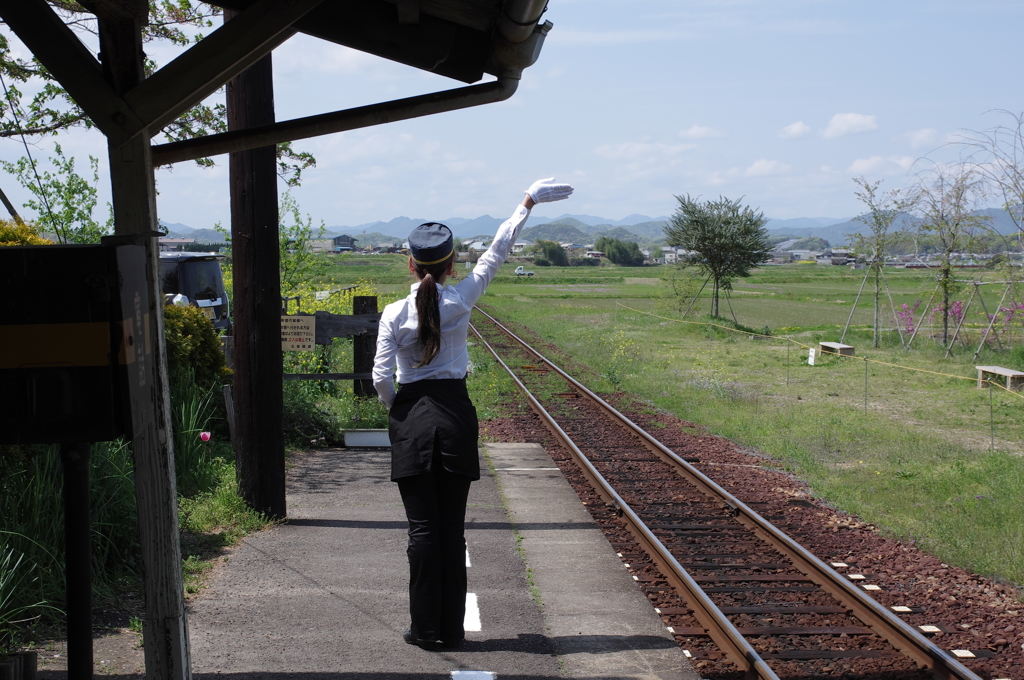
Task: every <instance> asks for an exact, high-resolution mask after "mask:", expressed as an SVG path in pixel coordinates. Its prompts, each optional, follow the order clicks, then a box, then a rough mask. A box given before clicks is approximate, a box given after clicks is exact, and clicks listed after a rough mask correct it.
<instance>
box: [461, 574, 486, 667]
mask: <svg viewBox="0 0 1024 680" xmlns="http://www.w3.org/2000/svg"><path fill="white" fill-rule="evenodd" d="M462 627H463V628H465V629H466V630H467V631H476V632H479V631H481V630H483V628H481V626H480V607H478V606H477V603H476V593H466V618H464V619H463V621H462ZM481 672H483V671H481Z"/></svg>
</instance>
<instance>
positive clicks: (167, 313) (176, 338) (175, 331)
mask: <svg viewBox="0 0 1024 680" xmlns="http://www.w3.org/2000/svg"><path fill="white" fill-rule="evenodd" d="M164 337H165V338H166V340H167V364H168V368H169V369H170V372H171V375H172V376H173V375H176V374H180V373H181V372H182V371H184V370H185V369H186V368H191V369H192V370H193V371H194V372H195V381H196V383H197V384H199V386H200V387H204V388H209V387H212V386H214V385H222V384H224V383H225V382H227V381H228V380H229V379H230V377H231V369H229V368H228V367H227V366H225V365H224V352H223V351H222V350H221V348H220V339H219V338H218V337H217V331H216V330H214V328H213V322H211V321H210V320H209V319H207V318H206V316H205V315H204V314H203V310H201V309H200V308H198V307H179V306H178V305H166V306H165V307H164Z"/></svg>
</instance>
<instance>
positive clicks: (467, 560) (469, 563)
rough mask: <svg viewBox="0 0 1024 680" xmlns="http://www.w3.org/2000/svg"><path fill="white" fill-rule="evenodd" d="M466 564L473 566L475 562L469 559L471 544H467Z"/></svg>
mask: <svg viewBox="0 0 1024 680" xmlns="http://www.w3.org/2000/svg"><path fill="white" fill-rule="evenodd" d="M466 566H467V567H472V566H473V563H472V562H470V561H469V546H468V545H467V546H466Z"/></svg>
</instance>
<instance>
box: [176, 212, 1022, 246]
mask: <svg viewBox="0 0 1024 680" xmlns="http://www.w3.org/2000/svg"><path fill="white" fill-rule="evenodd" d="M977 213H978V214H981V215H986V216H987V217H989V219H990V220H991V222H990V224H991V225H992V227H994V228H995V230H996V231H997V232H999V233H1000V234H1003V235H1006V234H1012V233H1015V232H1016V227H1015V226H1014V223H1013V220H1012V219H1011V218H1010V216H1009V214H1007V213H1006V211H1004V210H1002V209H999V208H987V209H985V210H979V211H977ZM668 220H669V218H668V217H666V216H661V217H648V216H647V215H628V216H626V217H623V218H622V219H621V220H610V219H607V218H604V217H595V216H593V215H569V214H565V215H561V216H560V217H556V218H554V219H550V218H544V217H536V216H531V218H530V220H529V221H528V222H527V227H526V228H525V229H523V233H522V236H521V238H523V239H524V240H528V241H533V240H536V239H545V240H551V241H558V242H560V243H564V242H572V243H578V244H580V245H585V244H587V243H593V242H594V241H595V240H597V239H598V238H600V237H601V236H609V237H611V238H617V239H619V240H621V241H636V242H637V243H639V244H640V245H642V246H645V247H653V246H657V245H663V244H664V242H665V231H664V228H665V226H666V225H667V224H668ZM427 221H428V220H425V219H422V218H410V217H396V218H394V219H392V220H389V221H387V222H384V221H377V222H368V223H366V224H360V225H357V226H355V227H344V226H334V227H327V229H326V230H325V231H324V238H333V237H334V236H340V235H341V234H347V235H349V236H353V237H355V239H356V242H357V243H358V244H360V245H361V246H363V245H378V244H380V243H401V242H403V241H404V240H405V239H406V238H407V236H408V234H409V232H411V231H412V230H413V229H414V228H416V227H417V226H418V225H420V224H423V223H424V222H427ZM441 221H442V223H444V224H446V225H448V227H450V228H451V230H452V233H453V234H454V235H455V237H456V238H461V239H462V240H464V241H465V240H472V239H477V238H480V239H490V238H491V237H492V236H493V235H494V232H495V231H497V229H498V227H499V226H500V225H501V223H502V222H504V221H505V218H498V217H491V216H490V215H481V216H480V217H476V218H473V219H467V218H464V217H449V218H448V219H445V220H441ZM534 222H536V224H531V223H534ZM160 224H161V226H163V227H164V228H165V229H166V230H167V231H168V235H170V236H174V237H178V238H194V239H195V240H196V241H197V242H198V243H223V242H224V236H223V235H222V234H221V233H220V232H219V231H216V230H215V229H195V228H193V227H190V226H188V225H186V224H180V223H167V222H161V223H160ZM766 226H767V228H768V231H769V232H771V233H772V236H791V237H793V238H798V239H800V238H807V237H809V236H816V237H818V238H822V239H825V240H826V241H828V242H829V243H830V244H832V245H833V246H837V245H844V244H847V243H848V241H849V239H848V235H849V234H854V233H857V232H864V231H865V230H867V229H868V227H867V225H866V224H865V223H864V222H861V221H860V220H858V219H856V218H842V217H840V218H834V217H795V218H791V219H769V220H768V223H767V225H766Z"/></svg>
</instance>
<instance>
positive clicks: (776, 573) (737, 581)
mask: <svg viewBox="0 0 1024 680" xmlns="http://www.w3.org/2000/svg"><path fill="white" fill-rule="evenodd" d="M477 314H478V316H476V320H478V325H479V327H478V326H477V325H474V326H471V328H472V330H473V332H474V333H475V334H476V335H477V337H478V338H479V339H480V341H481V342H482V343H483V345H484V347H485V348H486V349H487V350H488V351H490V352H491V354H492V355H493V356H494V357H495V359H496V360H497V361H498V363H499V364H500V365H501V366H502V367H503V368H504V369H505V370H507V371H508V372H509V374H510V375H511V376H512V378H513V379H514V381H515V382H516V384H517V386H518V387H519V389H520V390H521V391H522V392H523V394H524V395H525V397H526V399H527V401H528V402H529V404H530V406H531V408H532V409H533V410H534V411H535V412H536V413H537V415H538V416H539V417H540V418H541V420H542V421H543V422H544V423H545V425H546V426H547V427H548V429H549V430H551V432H552V433H553V434H554V435H555V437H556V438H557V439H558V440H559V441H560V443H561V444H562V445H563V446H564V447H565V448H566V449H567V450H568V451H569V452H571V456H572V459H573V460H574V462H575V464H576V466H578V469H579V470H580V472H581V473H582V476H583V477H584V478H585V479H586V481H587V482H588V483H589V485H590V487H591V488H592V489H593V491H592V492H590V493H584V494H581V497H584V498H585V500H584V502H586V503H588V505H589V507H590V510H591V513H592V514H593V515H594V516H595V519H597V520H598V522H599V523H601V524H603V525H604V527H605V530H606V531H605V533H606V534H609V533H611V536H610V540H612V543H613V546H614V547H615V548H616V550H618V551H619V556H620V557H621V558H622V559H623V561H624V562H625V563H626V566H627V567H628V568H630V571H631V572H632V573H633V578H634V579H635V580H637V581H638V583H639V585H640V586H641V587H642V588H643V589H644V590H645V592H646V593H647V595H648V598H649V599H650V600H652V602H653V603H655V605H656V606H657V610H658V612H659V613H660V614H661V615H662V618H663V620H665V621H666V622H667V623H669V624H670V625H669V626H668V627H669V630H670V631H671V632H673V634H674V635H675V636H676V638H677V640H679V641H680V642H681V644H682V645H683V647H684V650H685V652H686V654H687V656H689V657H691V658H693V659H704V660H708V661H710V662H712V664H713V667H712V668H706V669H704V670H702V674H703V675H705V676H707V675H715V677H717V678H730V677H744V678H751V679H753V678H761V679H763V680H776V679H778V678H780V677H784V678H803V677H839V676H846V677H850V676H852V675H855V676H861V677H879V678H881V677H899V678H914V677H930V676H931V677H936V678H943V679H945V678H960V679H962V680H980V678H979V676H978V675H977V674H975V673H973V672H972V671H971V670H970V669H969V668H967V667H966V666H965V665H964V664H963V663H961V662H960V661H959V660H958V659H957V658H956V657H955V656H954V655H953V654H952V653H951V652H948V651H946V650H944V649H942V648H941V647H939V646H938V645H936V644H935V643H934V642H933V641H932V640H930V639H929V638H928V637H926V636H925V634H924V631H921V630H918V629H915V628H914V627H912V626H911V625H909V624H908V623H906V622H904V621H903V620H901V618H900V616H902V615H906V614H911V613H914V612H915V611H920V609H919V608H915V607H900V606H893V607H885V606H883V605H881V604H880V603H878V602H877V601H875V600H874V599H873V598H872V597H870V592H871V591H872V590H877V589H881V588H882V586H879V585H877V584H875V583H872V582H871V581H872V580H873V579H872V577H871V576H872V575H870V574H859V573H855V571H856V569H855V565H851V564H847V563H842V562H834V563H830V564H829V563H826V562H824V561H822V560H821V559H819V558H818V557H816V556H815V555H813V554H812V553H811V552H810V551H808V550H806V549H805V548H803V547H802V546H801V545H800V543H799V542H798V540H797V539H799V538H800V534H801V532H802V531H806V530H807V529H806V528H805V527H804V526H803V525H801V524H800V523H799V521H798V517H797V518H796V520H795V519H794V516H793V515H794V514H796V515H797V516H798V513H793V512H791V511H792V510H794V509H796V508H798V507H799V500H797V503H796V504H795V506H796V508H794V507H792V506H790V505H789V504H787V503H786V502H785V501H779V500H778V499H775V500H761V501H752V500H749V499H750V498H754V497H758V496H757V495H756V493H755V494H753V495H752V494H751V493H745V494H744V497H746V498H748V502H746V503H744V502H742V501H741V500H739V498H737V496H736V495H735V494H734V493H730V492H729V491H727V490H726V489H725V488H724V487H723V486H722V485H720V484H719V483H716V481H713V480H712V479H711V478H710V477H709V476H708V475H707V474H705V473H704V472H702V471H701V470H700V469H699V468H700V467H701V466H702V461H700V460H699V459H695V458H691V459H684V458H683V457H681V456H679V455H677V454H676V453H675V452H673V451H672V450H671V449H669V448H668V447H666V446H664V445H663V444H661V443H660V442H659V441H658V440H657V439H656V438H655V437H653V436H652V435H651V434H649V433H648V432H646V431H644V430H643V429H641V428H640V427H638V426H637V425H635V424H634V423H633V422H632V421H631V420H630V419H629V418H627V417H626V416H625V415H623V414H622V413H620V412H619V411H617V410H616V409H614V408H613V407H612V406H611V405H609V404H608V403H606V402H605V401H604V400H602V399H601V398H600V397H599V396H598V395H596V394H594V393H593V392H591V391H590V390H588V389H587V388H586V387H585V386H584V385H582V384H581V383H579V382H578V381H576V380H575V379H573V378H572V377H571V376H570V375H568V374H567V373H565V372H564V371H562V370H561V369H560V368H558V366H556V365H555V364H554V363H552V362H551V361H550V360H548V359H547V358H545V357H544V356H543V355H541V354H540V353H539V352H538V351H537V350H535V349H534V348H532V347H530V346H529V345H528V344H527V343H526V342H525V341H524V340H522V339H521V338H519V337H517V336H516V335H515V334H514V333H512V331H510V330H509V329H508V328H507V327H505V326H504V325H502V324H501V323H500V322H498V321H497V320H496V319H494V318H493V317H491V316H489V315H487V314H486V313H484V312H483V311H482V310H479V308H478V310H477ZM721 470H722V468H721V467H720V465H719V466H718V467H717V471H716V473H715V477H716V479H718V480H719V481H721V482H723V483H724V484H727V485H733V482H731V481H729V480H730V477H729V474H728V470H726V471H724V472H722V473H721V474H719V472H718V471H721ZM734 490H735V489H734ZM765 498H766V499H767V498H768V496H765ZM755 505H756V506H757V507H756V508H755V507H752V506H755ZM609 529H611V531H609ZM851 567H852V568H851ZM959 653H961V654H964V653H966V654H972V652H969V651H967V650H963V651H959Z"/></svg>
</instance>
